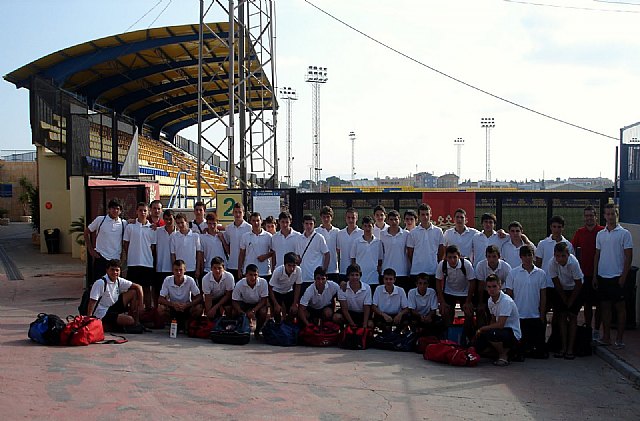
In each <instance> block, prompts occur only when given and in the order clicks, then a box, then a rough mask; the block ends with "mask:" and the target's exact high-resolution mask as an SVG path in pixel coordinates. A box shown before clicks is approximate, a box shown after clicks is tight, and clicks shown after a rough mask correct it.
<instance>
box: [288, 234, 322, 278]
mask: <svg viewBox="0 0 640 421" xmlns="http://www.w3.org/2000/svg"><path fill="white" fill-rule="evenodd" d="M307 245H309V247H307ZM305 249H306V250H307V251H306V252H305ZM328 252H329V248H328V247H327V242H326V241H325V239H324V237H323V236H322V235H320V234H318V233H317V232H315V231H314V232H313V233H312V234H311V235H310V236H309V237H307V236H306V235H305V234H304V233H302V235H300V236H299V237H298V244H297V246H296V253H297V254H298V256H300V257H302V262H300V269H302V282H313V281H314V279H313V271H314V270H316V268H317V267H318V266H322V262H323V260H324V255H325V253H328ZM303 254H304V256H303Z"/></svg>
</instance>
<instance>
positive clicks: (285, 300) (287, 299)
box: [273, 290, 293, 310]
mask: <svg viewBox="0 0 640 421" xmlns="http://www.w3.org/2000/svg"><path fill="white" fill-rule="evenodd" d="M273 295H274V296H275V297H276V302H277V303H278V304H280V305H281V306H284V307H286V308H287V310H289V309H290V308H291V306H292V305H293V290H291V291H289V292H287V293H285V294H281V293H279V292H276V291H273Z"/></svg>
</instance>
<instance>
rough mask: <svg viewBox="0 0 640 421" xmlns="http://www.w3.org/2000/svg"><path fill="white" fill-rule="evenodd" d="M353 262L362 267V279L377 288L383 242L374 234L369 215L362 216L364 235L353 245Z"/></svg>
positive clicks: (373, 288) (372, 287)
mask: <svg viewBox="0 0 640 421" xmlns="http://www.w3.org/2000/svg"><path fill="white" fill-rule="evenodd" d="M350 255H351V264H352V265H353V264H358V265H359V266H360V268H361V269H362V281H363V282H364V283H366V284H369V286H371V289H372V290H375V288H376V286H378V285H379V284H380V271H381V268H382V257H383V254H382V243H381V242H380V240H379V239H377V238H376V237H374V235H373V221H372V220H371V218H370V217H369V216H365V217H364V218H362V236H361V237H360V238H356V240H355V241H354V242H353V245H352V246H351V254H350Z"/></svg>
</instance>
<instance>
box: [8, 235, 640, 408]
mask: <svg viewBox="0 0 640 421" xmlns="http://www.w3.org/2000/svg"><path fill="white" fill-rule="evenodd" d="M0 245H1V246H2V247H4V249H5V251H6V252H7V255H8V257H9V258H10V259H12V261H13V262H14V263H15V265H16V267H17V268H18V269H19V271H20V272H21V274H22V275H23V277H24V280H18V281H10V280H7V276H6V274H5V272H4V268H0V271H1V272H2V273H0V291H2V293H0V349H1V350H2V352H0V382H1V383H2V387H1V389H2V393H0V407H1V408H2V410H3V414H2V416H1V417H2V419H7V420H14V419H65V420H66V419H70V418H72V419H79V418H80V417H83V418H88V419H101V420H103V419H104V420H110V419H123V418H124V419H145V420H149V419H161V418H162V419H186V418H189V419H205V418H207V419H212V418H213V419H222V418H224V419H238V420H245V419H250V418H253V419H321V420H334V419H336V420H342V419H344V420H352V419H365V420H378V419H390V420H398V419H401V420H418V419H474V420H476V419H496V418H498V419H507V418H508V419H544V420H548V419H549V420H551V419H604V418H607V419H613V418H617V419H637V414H638V413H639V412H640V393H638V389H637V388H636V387H634V385H633V383H632V382H630V381H629V380H628V379H627V378H625V377H624V376H623V375H621V374H620V373H619V372H618V371H616V370H615V369H614V368H612V366H611V365H609V364H608V363H606V362H605V361H604V360H603V359H601V358H598V357H597V356H593V357H589V358H579V359H576V360H574V361H564V360H555V359H553V358H551V359H549V360H546V361H535V360H527V361H526V362H524V363H514V364H512V365H511V366H510V367H507V368H494V367H493V366H492V365H491V364H489V363H487V362H483V363H481V365H480V366H479V367H477V368H455V367H448V366H444V365H439V364H435V363H431V362H427V361H424V360H423V359H422V357H421V356H419V355H417V354H404V353H393V352H388V351H378V350H367V351H343V350H340V349H317V348H316V349H314V348H307V347H295V348H286V349H283V348H274V347H270V346H268V345H264V344H261V343H253V342H252V343H251V344H249V345H246V346H242V347H234V346H223V345H214V344H212V343H210V342H209V341H206V340H197V339H190V338H187V337H184V336H181V337H178V338H177V339H170V338H169V335H168V331H162V332H161V331H155V332H153V333H146V334H144V335H138V336H136V335H129V336H128V338H129V340H130V341H129V343H127V344H123V345H92V346H89V347H82V348H63V347H60V348H51V347H43V346H39V345H36V344H33V343H30V342H29V341H28V340H27V339H26V337H27V335H26V332H27V328H28V324H29V322H31V321H32V320H33V319H34V318H35V316H36V314H37V313H38V312H50V313H55V314H58V315H65V314H70V313H73V312H74V309H75V308H76V306H77V304H78V301H79V298H80V295H81V290H82V283H83V269H82V266H81V265H80V264H79V262H78V261H77V260H73V259H71V258H70V257H69V256H68V255H39V254H38V253H37V250H36V249H35V248H34V247H33V246H32V245H31V244H30V232H29V227H28V226H26V225H20V224H12V225H10V226H9V227H0ZM637 336H638V334H637V332H630V334H629V335H628V337H629V339H627V344H628V349H627V350H625V351H622V352H621V355H622V353H627V354H633V355H636V356H637V348H636V350H635V351H634V350H632V340H631V338H632V337H633V338H636V337H637ZM633 343H635V344H637V341H635V342H633ZM629 359H632V358H629ZM636 361H637V360H636Z"/></svg>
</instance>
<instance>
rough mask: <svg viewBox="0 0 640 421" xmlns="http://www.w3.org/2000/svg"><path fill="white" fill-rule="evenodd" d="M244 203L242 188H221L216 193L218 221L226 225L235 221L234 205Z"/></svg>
mask: <svg viewBox="0 0 640 421" xmlns="http://www.w3.org/2000/svg"><path fill="white" fill-rule="evenodd" d="M236 203H242V190H219V191H218V192H217V193H216V209H217V211H218V212H217V213H218V222H219V223H221V224H223V225H226V224H230V223H231V222H233V206H234V205H235V204H236Z"/></svg>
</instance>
